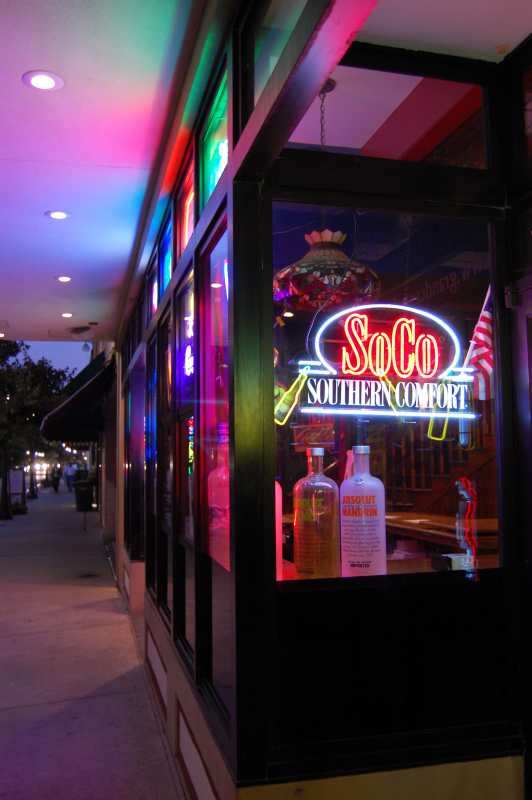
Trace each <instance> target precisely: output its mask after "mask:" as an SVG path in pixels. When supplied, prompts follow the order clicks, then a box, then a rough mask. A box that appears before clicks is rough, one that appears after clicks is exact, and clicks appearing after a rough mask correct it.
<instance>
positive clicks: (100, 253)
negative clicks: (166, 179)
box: [0, 0, 532, 341]
mask: <svg viewBox="0 0 532 800" xmlns="http://www.w3.org/2000/svg"><path fill="white" fill-rule="evenodd" d="M202 5H203V4H202V2H201V0H149V2H147V0H39V2H35V0H4V2H3V3H2V8H1V12H0V13H1V17H0V19H1V25H0V53H1V54H2V55H1V58H0V81H1V85H2V90H3V91H2V124H1V125H0V170H1V172H0V174H1V180H0V215H1V216H0V219H1V220H2V222H1V233H2V236H1V246H0V332H2V333H5V335H6V337H7V338H19V339H20V338H24V339H28V340H46V339H69V338H70V333H69V328H70V327H72V326H82V325H87V323H88V322H98V325H97V326H95V328H94V332H95V338H98V339H100V340H103V341H109V340H112V339H113V338H114V336H115V333H116V328H117V324H118V314H119V309H120V287H121V286H122V285H123V282H124V280H125V276H126V273H127V270H128V266H129V264H130V260H131V257H132V253H133V247H134V241H135V237H136V234H137V229H138V226H139V219H140V217H141V207H142V203H143V200H144V198H145V195H146V191H147V188H148V185H149V181H150V178H151V177H152V176H153V171H154V169H155V168H156V163H157V152H158V147H159V143H160V140H161V137H162V134H163V126H164V122H165V118H166V115H167V112H168V104H169V97H170V92H171V86H172V80H173V76H174V73H175V70H176V65H177V63H178V57H179V55H180V53H181V52H182V46H183V41H184V37H185V36H187V35H188V36H190V30H191V26H192V27H193V29H194V30H196V25H197V17H198V15H199V14H200V13H201V8H202ZM531 31H532V0H446V2H445V3H442V2H440V1H439V0H438V2H436V0H380V2H379V3H378V5H377V6H376V8H375V10H374V11H373V13H372V14H371V16H370V17H369V19H368V21H367V23H366V24H365V26H364V28H363V29H362V31H361V33H360V34H359V36H358V39H359V40H360V41H369V42H375V43H379V44H389V45H396V46H405V47H410V48H416V49H423V50H430V51H434V52H446V53H451V54H457V55H464V56H470V57H474V58H484V59H489V60H498V59H501V58H502V57H503V53H502V52H498V50H499V51H500V50H501V48H502V50H503V51H504V52H506V51H507V50H511V49H513V48H514V47H515V46H516V45H518V44H519V42H521V41H522V40H523V39H525V38H526V37H527V35H528V34H529V33H530V32H531ZM36 69H44V70H50V71H52V72H54V73H57V74H59V75H60V76H61V77H62V78H63V79H64V81H65V85H64V87H63V88H62V89H60V90H58V91H54V92H39V91H37V90H34V89H31V88H28V87H27V86H26V85H25V84H23V83H22V80H21V78H22V75H23V74H24V73H25V72H28V71H30V70H36ZM339 88H340V87H339ZM367 90H368V91H369V84H368V87H367ZM378 91H379V89H378V86H374V87H372V89H371V91H370V95H372V94H373V97H374V100H375V108H376V112H375V113H376V114H378V108H379V104H380V103H381V101H380V100H379V99H378V97H377V95H378ZM338 96H339V95H338ZM370 99H371V97H370ZM55 208H59V209H64V210H66V211H68V212H70V213H71V215H72V216H71V217H70V218H68V219H66V220H64V221H54V220H51V219H49V218H48V217H46V216H45V215H44V212H45V211H47V210H51V209H55ZM59 275H70V276H71V277H72V281H71V282H70V283H67V284H61V283H59V282H58V281H57V280H56V279H55V278H56V277H57V276H59ZM63 312H71V313H72V314H74V316H73V317H72V319H71V320H65V319H63V318H62V317H61V314H62V313H63Z"/></svg>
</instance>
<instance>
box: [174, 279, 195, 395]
mask: <svg viewBox="0 0 532 800" xmlns="http://www.w3.org/2000/svg"><path fill="white" fill-rule="evenodd" d="M177 352H178V365H179V366H178V369H179V372H180V375H179V377H180V390H179V393H180V405H182V406H183V405H186V404H187V403H192V402H193V400H194V284H193V279H192V274H191V275H190V276H189V278H188V279H187V282H186V286H185V290H184V291H183V293H182V294H181V296H180V299H179V342H178V346H177Z"/></svg>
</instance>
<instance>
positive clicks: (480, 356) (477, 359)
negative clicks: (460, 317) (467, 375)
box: [469, 287, 494, 400]
mask: <svg viewBox="0 0 532 800" xmlns="http://www.w3.org/2000/svg"><path fill="white" fill-rule="evenodd" d="M492 333H493V329H492V315H491V287H490V288H489V289H488V293H487V296H486V301H485V303H484V308H483V309H482V311H481V313H480V317H479V319H478V322H477V324H476V326H475V330H474V331H473V338H472V339H471V354H470V358H469V364H470V365H471V366H472V367H476V370H475V372H474V373H473V379H474V383H473V394H474V396H475V397H476V398H477V399H478V400H490V399H491V398H492V397H493V391H494V386H493V337H492Z"/></svg>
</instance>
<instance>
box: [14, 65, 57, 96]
mask: <svg viewBox="0 0 532 800" xmlns="http://www.w3.org/2000/svg"><path fill="white" fill-rule="evenodd" d="M22 82H23V83H25V84H26V86H30V87H31V88H32V89H41V90H42V91H44V92H54V91H56V89H62V88H63V86H64V85H65V82H64V80H63V78H62V77H61V76H60V75H56V74H55V72H48V70H45V69H34V70H32V71H31V72H25V73H24V75H23V76H22Z"/></svg>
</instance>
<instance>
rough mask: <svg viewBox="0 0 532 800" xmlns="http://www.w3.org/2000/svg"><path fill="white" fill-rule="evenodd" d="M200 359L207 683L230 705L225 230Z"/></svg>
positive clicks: (214, 256) (211, 278)
mask: <svg viewBox="0 0 532 800" xmlns="http://www.w3.org/2000/svg"><path fill="white" fill-rule="evenodd" d="M205 266H206V270H205V273H204V274H205V278H206V286H205V294H204V304H205V306H204V307H205V312H204V327H203V344H202V348H201V357H202V362H203V363H202V391H201V398H202V425H201V448H202V484H203V486H202V511H203V520H204V524H203V525H202V536H203V540H202V548H203V550H204V552H205V553H207V554H208V555H209V556H210V559H211V568H212V579H211V593H212V606H211V613H212V684H213V686H214V688H215V690H216V691H217V693H218V695H219V697H220V699H221V700H222V702H223V703H224V704H225V705H226V706H229V696H230V686H231V681H230V657H229V656H230V652H229V641H230V640H229V631H230V627H229V623H230V608H231V580H230V568H231V567H230V501H229V481H230V478H229V368H228V361H229V352H228V347H229V314H228V304H229V291H230V287H229V273H228V251H227V233H224V234H223V235H222V236H221V237H220V239H218V241H217V243H216V244H215V246H214V248H213V249H212V250H211V251H210V253H209V255H208V257H207V259H206V265H205Z"/></svg>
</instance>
